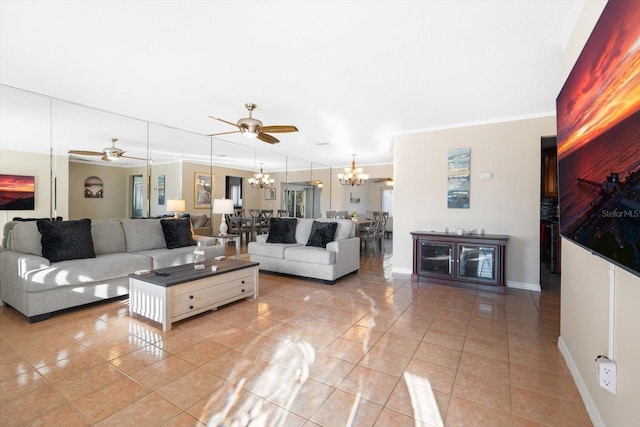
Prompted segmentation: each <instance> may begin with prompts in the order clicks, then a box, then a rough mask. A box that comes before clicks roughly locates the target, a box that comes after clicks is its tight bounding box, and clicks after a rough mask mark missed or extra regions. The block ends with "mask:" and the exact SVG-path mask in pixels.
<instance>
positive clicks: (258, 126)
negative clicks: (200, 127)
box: [207, 104, 298, 144]
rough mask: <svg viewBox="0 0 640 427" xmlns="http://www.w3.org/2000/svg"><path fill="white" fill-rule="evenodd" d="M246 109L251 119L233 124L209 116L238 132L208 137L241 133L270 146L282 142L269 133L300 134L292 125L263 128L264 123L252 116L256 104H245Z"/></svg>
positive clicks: (243, 119)
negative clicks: (234, 128) (235, 128)
mask: <svg viewBox="0 0 640 427" xmlns="http://www.w3.org/2000/svg"><path fill="white" fill-rule="evenodd" d="M244 106H245V108H246V109H247V110H249V117H245V118H242V119H240V120H238V122H237V123H232V122H229V121H227V120H224V119H220V118H218V117H213V116H209V117H211V118H212V119H215V120H218V121H221V122H222V123H226V124H228V125H231V126H235V127H237V128H238V130H234V131H231V132H222V133H212V134H211V135H207V136H218V135H228V134H231V133H238V132H239V133H241V134H242V135H244V136H246V137H247V138H258V139H259V140H260V141H264V142H267V143H269V144H277V143H278V142H280V140H279V139H278V138H276V137H274V136H271V135H269V134H268V133H267V132H269V133H287V132H298V128H297V127H295V126H292V125H274V126H263V125H262V122H261V121H260V120H258V119H254V118H253V116H252V113H253V110H255V109H256V107H257V105H256V104H244Z"/></svg>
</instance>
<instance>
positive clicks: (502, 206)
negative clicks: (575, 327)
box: [393, 117, 556, 289]
mask: <svg viewBox="0 0 640 427" xmlns="http://www.w3.org/2000/svg"><path fill="white" fill-rule="evenodd" d="M555 125H556V123H555V117H542V118H532V119H522V120H513V121H508V122H503V123H494V124H485V125H477V126H468V127H464V128H455V129H444V130H434V131H431V132H420V133H415V134H408V135H399V136H396V137H395V140H394V171H395V174H394V180H395V182H394V188H395V191H394V211H395V212H394V213H395V220H394V232H393V260H394V262H393V269H394V271H396V272H402V273H410V272H411V270H412V239H411V235H410V232H412V231H417V230H424V231H431V230H433V231H441V230H443V229H444V228H446V227H449V228H473V229H477V228H484V229H485V232H486V233H487V234H506V235H509V236H510V238H509V242H508V245H507V266H506V277H507V286H511V287H519V288H526V289H539V286H540V253H539V251H540V249H539V248H540V138H541V137H542V136H549V135H554V134H555V128H556V126H555ZM461 147H470V148H471V199H470V208H469V209H448V208H447V168H448V164H447V155H448V150H449V149H450V148H461ZM481 172H492V173H493V179H490V180H481V179H480V173H481Z"/></svg>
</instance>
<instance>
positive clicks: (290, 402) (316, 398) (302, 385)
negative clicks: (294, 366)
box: [268, 378, 335, 418]
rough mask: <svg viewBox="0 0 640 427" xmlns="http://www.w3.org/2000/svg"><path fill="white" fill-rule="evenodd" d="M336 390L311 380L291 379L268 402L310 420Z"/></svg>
mask: <svg viewBox="0 0 640 427" xmlns="http://www.w3.org/2000/svg"><path fill="white" fill-rule="evenodd" d="M334 390H335V388H334V387H331V386H328V385H326V384H323V383H321V382H319V381H315V380H313V379H310V378H309V379H307V380H306V381H305V380H303V379H301V378H289V380H288V381H286V382H285V383H284V384H283V385H282V386H280V388H278V389H277V390H276V391H275V392H274V393H273V394H272V395H270V396H269V397H268V400H269V401H271V402H273V403H275V404H277V405H279V406H281V407H283V408H285V409H286V410H288V411H291V412H294V413H296V414H298V415H300V416H301V417H304V418H309V417H310V416H311V415H313V413H314V412H315V411H316V410H317V409H318V408H319V407H320V405H322V404H323V403H324V401H325V400H326V399H327V397H329V395H330V394H331V393H333V391H334Z"/></svg>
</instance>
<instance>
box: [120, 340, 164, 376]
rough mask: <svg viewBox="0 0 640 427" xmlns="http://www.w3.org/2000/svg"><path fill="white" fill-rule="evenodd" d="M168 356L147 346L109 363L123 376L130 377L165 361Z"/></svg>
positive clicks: (153, 346) (152, 346)
mask: <svg viewBox="0 0 640 427" xmlns="http://www.w3.org/2000/svg"><path fill="white" fill-rule="evenodd" d="M169 356H171V354H170V353H168V352H166V351H164V350H162V349H160V348H158V347H156V346H155V345H149V346H146V347H142V348H141V349H138V350H136V351H133V352H131V353H128V354H125V355H124V356H122V357H118V358H116V359H113V360H111V362H110V363H111V364H112V365H113V366H115V367H116V368H118V369H120V370H121V371H122V372H124V373H125V374H128V375H131V374H133V373H134V372H138V371H139V370H141V369H143V368H146V367H147V366H150V365H153V364H154V363H156V362H159V361H161V360H163V359H166V358H167V357H169Z"/></svg>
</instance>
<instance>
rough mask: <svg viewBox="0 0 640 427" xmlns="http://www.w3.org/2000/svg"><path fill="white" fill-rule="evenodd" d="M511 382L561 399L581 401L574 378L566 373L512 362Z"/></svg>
mask: <svg viewBox="0 0 640 427" xmlns="http://www.w3.org/2000/svg"><path fill="white" fill-rule="evenodd" d="M511 384H512V385H515V386H519V387H522V388H525V389H528V390H532V391H537V392H539V393H544V394H548V395H551V396H555V397H558V398H560V399H566V400H573V401H577V402H581V399H580V394H579V393H578V389H577V388H576V386H575V384H574V382H573V380H572V378H571V377H570V376H567V375H564V374H552V373H550V372H548V371H542V370H539V369H535V368H532V367H528V366H522V365H518V364H512V365H511Z"/></svg>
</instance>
